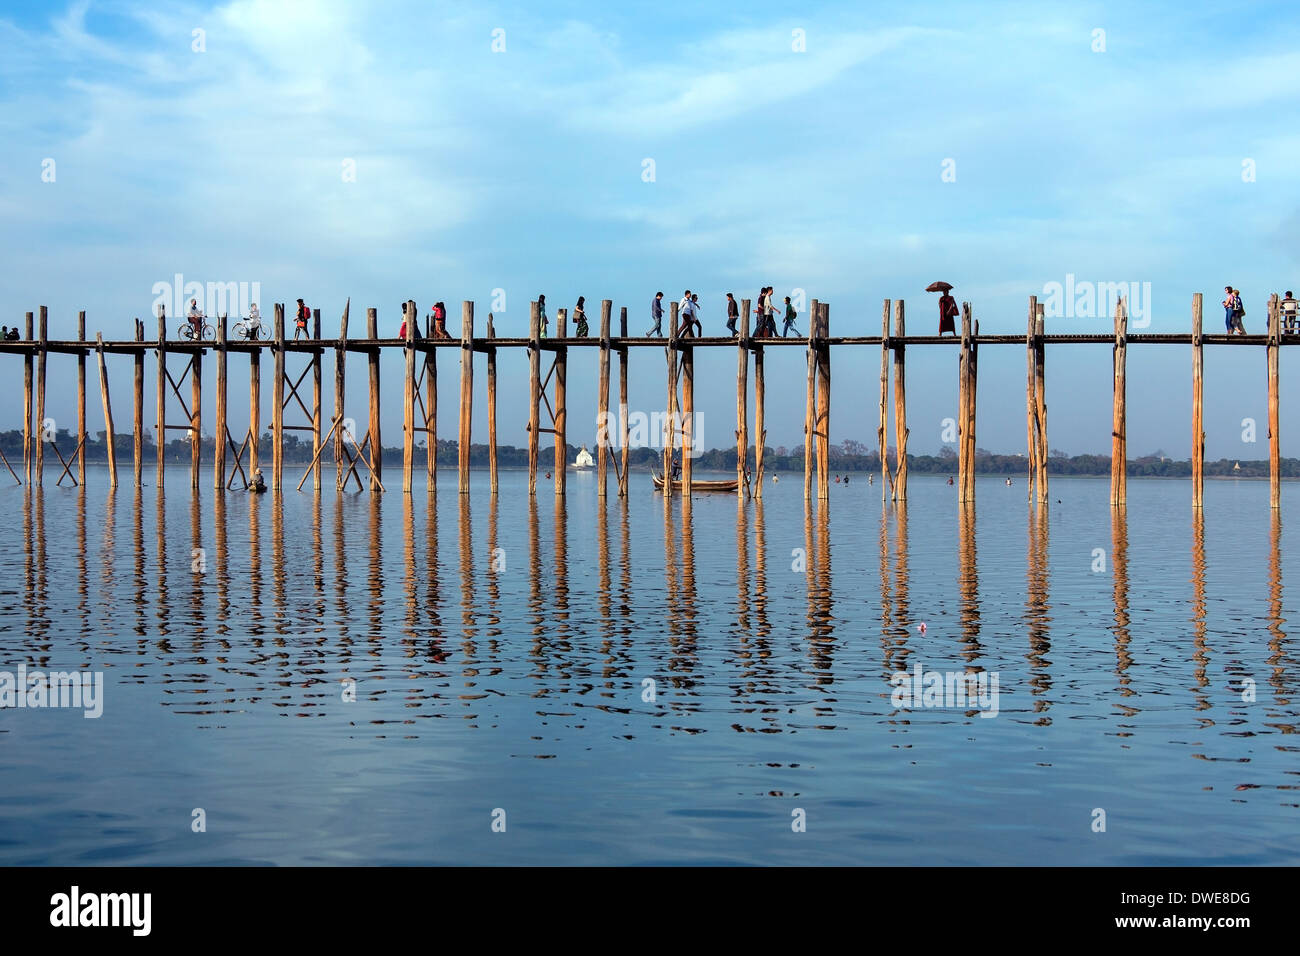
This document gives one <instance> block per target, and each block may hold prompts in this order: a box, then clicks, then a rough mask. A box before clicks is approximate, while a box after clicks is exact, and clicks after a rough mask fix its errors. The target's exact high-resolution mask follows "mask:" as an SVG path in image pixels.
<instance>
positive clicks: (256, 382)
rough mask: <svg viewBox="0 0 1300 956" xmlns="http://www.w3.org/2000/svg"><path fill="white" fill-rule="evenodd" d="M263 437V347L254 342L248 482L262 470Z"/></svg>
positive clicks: (250, 366)
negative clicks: (260, 447)
mask: <svg viewBox="0 0 1300 956" xmlns="http://www.w3.org/2000/svg"><path fill="white" fill-rule="evenodd" d="M261 437H262V346H261V345H260V344H259V343H258V342H257V341H254V342H253V347H252V349H251V350H250V351H249V353H248V480H249V481H250V482H252V480H253V476H254V475H256V474H257V472H258V471H259V470H260V468H259V466H258V455H257V452H258V446H259V443H260V441H261Z"/></svg>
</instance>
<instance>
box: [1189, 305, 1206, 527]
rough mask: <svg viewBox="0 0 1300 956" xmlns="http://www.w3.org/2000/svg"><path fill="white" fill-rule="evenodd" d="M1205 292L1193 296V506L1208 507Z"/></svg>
mask: <svg viewBox="0 0 1300 956" xmlns="http://www.w3.org/2000/svg"><path fill="white" fill-rule="evenodd" d="M1201 308H1202V295H1201V293H1199V292H1197V293H1196V294H1195V295H1193V296H1192V508H1193V509H1194V510H1200V509H1201V508H1203V507H1204V506H1205V423H1204V421H1203V419H1202V417H1201V415H1202V411H1201V410H1202V407H1203V406H1202V400H1203V394H1204V392H1203V387H1204V371H1205V364H1204V353H1205V344H1204V338H1203V335H1202V332H1201V318H1202V316H1201Z"/></svg>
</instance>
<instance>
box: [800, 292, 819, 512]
mask: <svg viewBox="0 0 1300 956" xmlns="http://www.w3.org/2000/svg"><path fill="white" fill-rule="evenodd" d="M808 325H809V327H808V349H807V353H806V357H807V359H808V394H807V396H806V398H805V400H804V410H803V497H804V501H806V502H807V501H812V467H813V445H814V436H815V434H816V427H817V426H816V424H815V422H814V419H815V418H816V417H817V300H816V299H813V300H812V308H811V309H810V310H809V312H808Z"/></svg>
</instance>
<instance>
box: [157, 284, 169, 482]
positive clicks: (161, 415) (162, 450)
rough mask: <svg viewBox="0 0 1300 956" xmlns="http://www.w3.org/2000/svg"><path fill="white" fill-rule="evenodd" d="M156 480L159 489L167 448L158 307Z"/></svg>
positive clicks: (163, 314) (163, 338) (163, 321)
mask: <svg viewBox="0 0 1300 956" xmlns="http://www.w3.org/2000/svg"><path fill="white" fill-rule="evenodd" d="M156 427H157V438H158V449H157V451H158V478H157V484H158V487H159V488H162V486H163V468H164V464H165V461H166V448H167V310H166V308H165V307H164V306H161V305H160V306H158V417H157V423H156Z"/></svg>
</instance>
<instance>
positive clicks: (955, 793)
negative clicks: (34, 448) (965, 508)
mask: <svg viewBox="0 0 1300 956" xmlns="http://www.w3.org/2000/svg"><path fill="white" fill-rule="evenodd" d="M327 472H328V470H327ZM127 474H128V476H129V466H128V469H127ZM287 476H288V472H286V477H287ZM297 477H298V476H297V474H296V473H295V474H294V476H293V481H294V482H296V480H297ZM442 477H443V482H442V487H441V488H440V490H439V492H438V495H437V508H436V509H435V508H433V507H432V506H431V499H429V498H428V497H427V495H426V494H425V492H424V491H423V490H420V491H417V493H416V494H415V495H413V496H411V497H405V496H403V495H401V494H400V493H396V492H392V491H390V492H389V493H388V494H387V495H384V496H376V497H372V496H371V495H369V494H368V493H367V494H355V493H354V494H344V495H341V496H340V495H336V494H335V492H334V491H333V490H332V488H331V489H330V490H328V491H326V492H324V493H322V494H320V495H319V496H313V495H312V494H310V493H302V494H299V493H294V492H288V493H286V494H285V496H284V497H283V501H282V503H281V502H280V501H278V500H277V499H276V498H274V497H273V496H271V495H266V496H262V497H250V496H247V495H244V494H233V493H232V494H229V495H226V496H224V497H217V498H216V499H215V500H214V497H213V492H212V490H211V489H210V488H208V487H207V486H208V485H209V484H210V482H211V478H210V473H205V474H204V476H203V484H204V488H203V490H202V491H201V493H200V495H199V497H198V499H197V500H195V499H194V498H193V497H192V496H191V493H190V491H189V488H188V474H187V473H186V469H184V468H176V469H174V470H173V473H172V475H171V476H170V477H169V479H168V485H167V488H166V489H165V493H160V492H159V490H158V489H156V488H154V487H146V488H144V489H143V490H142V491H139V492H137V491H136V490H135V489H132V488H123V489H121V490H119V491H118V493H117V494H116V496H110V495H109V493H108V492H107V490H106V488H105V485H106V476H105V475H104V474H103V473H102V472H92V474H91V476H90V480H89V482H88V484H89V485H90V487H89V488H88V489H86V490H85V491H84V492H83V491H81V490H74V489H61V488H54V487H46V488H45V489H44V491H43V492H42V491H39V490H38V491H34V492H29V491H28V490H27V489H24V488H14V489H12V490H5V491H0V508H3V509H4V512H5V514H6V515H7V516H8V517H7V518H6V520H5V522H4V524H3V526H2V529H0V670H9V671H16V670H17V667H18V665H19V664H20V663H26V664H27V665H28V667H29V668H30V667H37V666H39V667H43V668H51V669H76V668H90V669H93V670H100V671H103V673H104V687H105V689H104V712H103V716H102V717H101V718H100V719H98V720H88V719H84V718H83V716H82V714H81V712H80V711H77V710H66V709H65V710H58V709H46V710H32V709H23V710H0V774H3V787H2V788H0V862H2V863H5V864H74V865H75V864H99V863H102V864H109V863H123V864H174V863H181V864H188V863H273V864H303V863H305V864H312V863H539V864H540V863H560V862H564V863H620V864H621V863H745V864H748V863H755V864H761V863H788V864H821V863H894V864H945V863H957V864H995V863H1012V864H1029V863H1037V864H1041V863H1076V862H1077V863H1090V864H1093V863H1095V864H1101V863H1119V864H1154V863H1207V862H1210V863H1245V864H1251V863H1274V864H1276V863H1294V862H1296V861H1297V860H1298V859H1300V852H1298V838H1297V835H1298V834H1300V789H1298V788H1300V759H1297V749H1298V748H1297V741H1300V738H1297V737H1296V736H1294V734H1295V731H1296V727H1297V718H1298V715H1300V701H1298V700H1297V675H1298V674H1300V661H1297V653H1296V644H1295V639H1294V638H1292V637H1291V636H1289V630H1290V625H1289V623H1288V621H1289V620H1290V619H1291V618H1293V617H1294V616H1295V614H1296V597H1295V595H1296V593H1297V591H1296V589H1295V588H1294V587H1293V588H1291V589H1288V588H1287V586H1286V585H1287V584H1288V583H1289V582H1291V581H1292V580H1298V581H1300V579H1298V578H1297V575H1300V567H1298V566H1297V561H1296V555H1297V554H1300V538H1298V537H1297V535H1298V534H1300V531H1297V530H1295V529H1297V528H1300V518H1292V519H1290V520H1286V521H1283V520H1276V519H1273V518H1272V517H1271V516H1270V511H1269V507H1268V486H1267V483H1252V482H1210V483H1208V485H1207V488H1206V501H1207V505H1206V512H1205V518H1204V522H1203V525H1202V524H1198V523H1197V522H1195V521H1194V520H1193V517H1192V512H1191V508H1190V505H1189V497H1190V488H1189V486H1188V484H1187V483H1186V482H1164V481H1134V482H1131V483H1130V485H1129V495H1130V503H1129V506H1128V508H1127V515H1126V517H1123V516H1122V517H1118V518H1115V517H1113V515H1112V510H1111V508H1110V507H1109V505H1108V503H1107V502H1108V485H1107V482H1106V481H1105V480H1068V479H1055V480H1054V481H1053V483H1052V497H1053V499H1054V501H1053V504H1052V506H1051V510H1050V515H1048V516H1047V517H1045V518H1044V519H1042V520H1038V519H1036V518H1035V516H1034V513H1033V512H1032V511H1031V509H1029V508H1027V506H1026V503H1025V487H1024V481H1023V479H1017V482H1016V485H1015V486H1014V487H1012V488H1007V487H1005V486H1004V485H1003V483H1002V480H1001V479H997V478H986V479H981V480H980V481H979V485H978V495H979V501H978V506H977V509H976V510H975V512H974V513H973V515H970V516H967V517H963V516H962V515H961V513H960V512H959V510H958V508H957V505H956V500H955V496H954V492H955V490H956V489H955V488H951V487H948V486H947V485H946V484H945V483H944V482H943V480H942V479H928V478H925V477H913V478H912V484H911V494H912V497H911V500H910V502H909V504H908V507H907V509H906V511H905V512H903V513H902V514H899V513H896V512H895V511H894V510H893V509H892V508H889V507H884V508H882V505H881V500H880V488H879V485H876V486H869V485H868V484H867V482H866V477H865V475H863V476H861V477H859V478H858V479H856V480H854V481H853V482H852V484H850V485H847V486H844V485H835V484H832V486H831V491H832V497H831V501H830V504H829V508H828V509H827V512H825V513H821V514H819V513H817V512H816V511H814V514H813V515H812V517H811V518H806V517H805V511H804V508H803V502H802V475H798V476H796V475H788V476H785V477H784V478H783V480H782V481H781V482H780V483H779V484H777V485H771V484H769V485H768V487H767V489H766V492H765V494H766V498H765V501H764V503H763V505H761V506H758V505H756V504H755V503H753V502H750V503H748V504H746V505H745V506H744V507H740V508H738V506H737V503H736V499H735V497H734V496H730V495H713V496H711V495H698V496H697V497H696V499H695V501H694V503H693V507H692V513H691V515H690V517H689V519H684V518H683V515H682V511H681V503H680V501H679V500H674V501H673V502H672V503H671V506H670V507H669V508H668V509H667V511H665V508H664V505H663V502H662V499H660V498H659V497H658V496H656V495H653V494H652V493H651V491H650V489H649V478H648V476H645V475H633V476H632V481H631V486H632V488H631V497H630V500H629V501H628V502H627V504H626V505H624V503H622V502H621V501H620V500H619V499H618V498H616V497H611V498H610V499H609V502H608V504H607V505H604V506H602V505H601V504H600V502H599V499H598V498H597V497H596V494H595V480H594V477H592V476H589V475H572V476H571V477H570V484H569V496H568V501H567V506H566V508H565V510H564V511H563V512H559V511H557V510H556V508H555V506H554V498H553V495H552V493H551V491H550V485H549V482H544V481H542V480H541V479H540V478H539V482H538V496H537V498H536V501H535V503H533V502H530V499H529V497H528V495H527V479H526V475H524V474H522V473H510V472H507V473H503V474H502V487H501V494H500V500H499V502H497V503H496V504H495V505H494V504H493V503H492V501H491V500H490V496H489V495H488V493H487V486H486V476H485V475H484V476H481V477H480V476H476V477H475V482H474V488H473V494H472V495H471V496H470V497H469V499H468V500H466V499H465V498H462V497H461V496H459V495H457V494H456V487H455V475H454V473H446V472H444V473H443V476H442ZM398 480H399V479H398V477H397V474H396V472H391V473H390V475H389V481H390V484H393V485H396V484H398ZM327 481H328V482H329V483H330V484H331V485H332V483H333V477H332V474H328V473H327ZM611 487H612V484H611ZM1058 498H1059V499H1060V501H1059V503H1057V502H1056V501H1055V499H1058ZM1282 514H1283V515H1285V516H1290V515H1296V514H1300V487H1297V486H1295V485H1292V484H1288V485H1287V486H1286V487H1284V489H1283V508H1282ZM195 549H202V554H201V555H196V553H195ZM1095 549H1100V552H1098V551H1097V550H1095ZM200 559H201V564H202V566H203V567H204V570H203V571H201V572H197V573H196V572H195V571H194V570H193V568H194V567H196V566H199V562H200ZM1103 561H1104V570H1102V571H1099V572H1098V571H1094V567H1095V566H1098V565H1099V564H1100V562H1103ZM805 565H806V567H805ZM922 625H924V630H922V628H921V626H922ZM918 663H919V664H920V665H921V667H922V669H923V670H927V671H929V670H933V671H940V672H948V671H956V672H960V671H966V670H971V671H976V672H979V671H985V672H990V673H992V672H996V673H997V674H998V676H999V698H998V714H997V716H996V717H993V718H986V717H981V716H979V713H978V710H976V709H971V708H969V707H963V706H952V707H936V708H916V709H910V710H904V709H899V708H897V707H895V706H894V705H893V703H891V700H890V694H891V691H892V690H893V687H892V686H891V684H890V675H891V674H892V673H893V672H895V671H908V672H911V671H912V670H913V669H914V668H915V667H916V665H917V664H918ZM348 678H351V679H354V680H355V681H356V684H355V688H356V700H355V702H352V701H345V700H344V699H343V698H344V696H345V689H346V687H347V686H348V685H347V684H346V683H345V680H346V679H348ZM1248 678H1249V679H1250V680H1253V681H1254V683H1255V699H1254V700H1253V701H1249V700H1243V687H1244V686H1246V680H1247V679H1248ZM647 679H648V680H650V681H653V682H654V683H653V685H652V686H653V689H654V700H653V701H647V700H645V699H644V697H645V696H647V695H648V692H647V690H646V686H647V685H646V684H645V683H643V682H644V681H646V680H647ZM195 808H203V810H204V811H205V813H206V823H207V830H206V832H204V833H195V832H192V829H191V819H192V811H193V810H194V809H195ZM498 808H500V809H502V810H504V811H505V821H506V831H505V832H504V833H498V832H493V830H492V822H493V811H494V810H496V809H498ZM1094 808H1101V809H1103V810H1104V811H1105V813H1106V830H1105V832H1100V833H1099V832H1093V821H1094V813H1093V811H1094ZM796 809H800V810H802V811H803V814H804V817H805V819H806V830H805V832H795V831H794V829H793V828H792V821H794V820H795V817H794V816H793V815H792V812H793V811H795V810H796Z"/></svg>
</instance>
